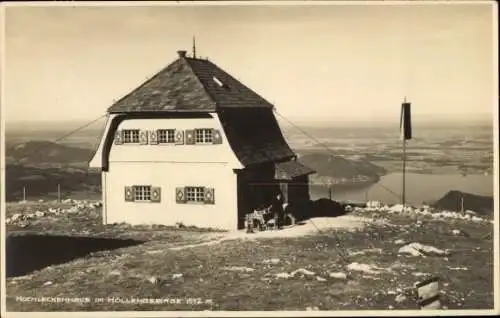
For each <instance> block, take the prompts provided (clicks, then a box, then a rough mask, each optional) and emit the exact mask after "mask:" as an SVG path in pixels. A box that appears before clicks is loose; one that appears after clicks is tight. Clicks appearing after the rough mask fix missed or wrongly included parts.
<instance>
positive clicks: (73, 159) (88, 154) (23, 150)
mask: <svg viewBox="0 0 500 318" xmlns="http://www.w3.org/2000/svg"><path fill="white" fill-rule="evenodd" d="M5 154H6V160H7V162H8V163H17V164H23V165H33V164H34V165H36V164H42V165H43V164H48V163H54V164H68V165H69V164H75V163H80V164H83V163H85V162H89V161H90V159H92V156H93V151H92V150H91V149H85V148H78V147H72V146H67V145H62V144H58V143H54V142H51V141H28V142H24V143H20V144H17V145H13V146H10V147H8V148H7V149H6V151H5Z"/></svg>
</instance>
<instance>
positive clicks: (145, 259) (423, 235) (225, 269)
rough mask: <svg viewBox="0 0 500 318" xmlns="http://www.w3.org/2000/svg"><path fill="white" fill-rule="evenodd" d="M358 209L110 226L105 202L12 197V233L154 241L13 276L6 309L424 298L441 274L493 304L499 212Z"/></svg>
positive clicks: (395, 305)
mask: <svg viewBox="0 0 500 318" xmlns="http://www.w3.org/2000/svg"><path fill="white" fill-rule="evenodd" d="M351 210H352V211H351V212H350V213H349V214H347V215H344V216H339V217H334V218H333V217H332V218H328V217H324V218H313V219H310V220H307V221H305V222H303V224H299V225H296V226H294V227H288V228H286V229H284V230H282V231H271V232H261V233H258V234H246V233H244V232H223V231H216V230H212V229H197V228H190V227H184V228H175V227H165V226H154V225H144V226H130V225H127V224H114V225H109V226H103V225H101V221H100V204H99V202H90V201H75V200H66V201H64V202H61V203H57V202H21V203H12V204H8V205H7V216H6V224H7V229H8V232H9V235H11V236H16V235H17V236H23V235H26V233H31V234H33V233H34V234H37V235H64V236H69V237H76V236H85V237H107V238H113V239H117V238H129V239H136V240H141V241H144V243H142V244H138V245H134V246H128V247H123V248H118V249H114V250H101V251H96V252H92V253H90V254H88V255H86V256H83V257H79V258H75V259H72V260H68V261H66V262H64V263H57V264H56V263H54V264H50V265H48V266H45V267H43V268H39V269H37V270H35V271H32V272H30V273H27V274H25V275H22V276H15V277H9V278H7V286H6V290H7V310H9V311H60V310H68V311H80V310H342V309H389V310H391V309H418V305H417V301H416V293H415V288H414V286H415V283H417V282H418V281H422V280H424V279H426V278H429V277H434V276H436V277H438V278H439V283H440V293H441V303H442V305H443V309H492V308H493V224H492V221H491V220H489V219H486V218H481V217H479V216H477V215H475V213H474V212H473V211H467V212H466V213H463V214H462V213H456V212H453V211H436V210H433V209H431V208H429V207H418V208H413V207H406V208H403V207H402V206H400V205H394V206H385V205H383V204H381V203H379V202H368V203H367V205H366V207H364V208H360V207H357V208H356V207H352V208H351ZM7 249H9V247H8V246H7ZM15 253H16V254H21V253H22V252H21V251H15ZM30 297H31V298H30ZM42 297H45V298H42Z"/></svg>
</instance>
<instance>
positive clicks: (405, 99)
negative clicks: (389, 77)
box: [403, 96, 406, 104]
mask: <svg viewBox="0 0 500 318" xmlns="http://www.w3.org/2000/svg"><path fill="white" fill-rule="evenodd" d="M403 103H405V104H406V96H405V100H404V102H403Z"/></svg>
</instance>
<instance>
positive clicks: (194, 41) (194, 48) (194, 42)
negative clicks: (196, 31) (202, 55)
mask: <svg viewBox="0 0 500 318" xmlns="http://www.w3.org/2000/svg"><path fill="white" fill-rule="evenodd" d="M193 58H194V59H195V58H196V38H195V37H194V36H193Z"/></svg>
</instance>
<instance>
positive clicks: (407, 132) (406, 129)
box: [401, 96, 411, 208]
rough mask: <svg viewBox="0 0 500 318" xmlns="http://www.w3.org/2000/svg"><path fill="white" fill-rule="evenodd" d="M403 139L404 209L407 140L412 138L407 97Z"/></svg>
mask: <svg viewBox="0 0 500 318" xmlns="http://www.w3.org/2000/svg"><path fill="white" fill-rule="evenodd" d="M401 137H402V139H403V187H402V188H403V189H402V190H403V191H402V194H401V204H402V205H403V208H404V207H405V206H406V140H407V139H410V138H411V113H410V105H409V103H408V102H407V101H406V96H405V98H404V101H403V105H402V108H401Z"/></svg>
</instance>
